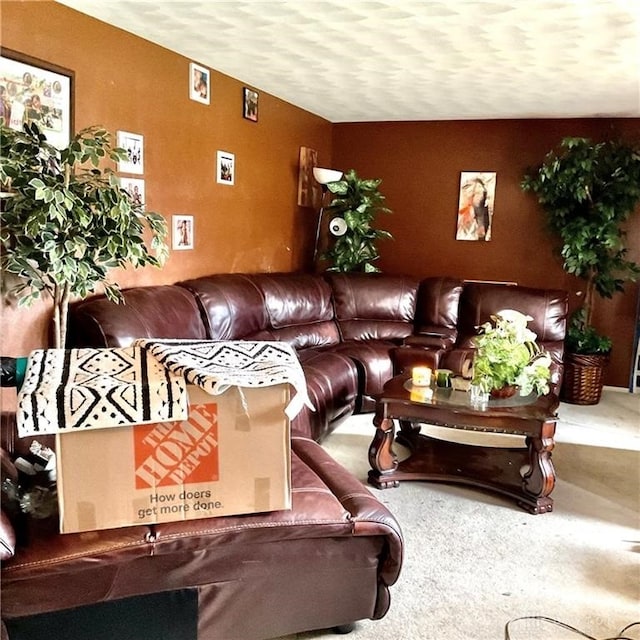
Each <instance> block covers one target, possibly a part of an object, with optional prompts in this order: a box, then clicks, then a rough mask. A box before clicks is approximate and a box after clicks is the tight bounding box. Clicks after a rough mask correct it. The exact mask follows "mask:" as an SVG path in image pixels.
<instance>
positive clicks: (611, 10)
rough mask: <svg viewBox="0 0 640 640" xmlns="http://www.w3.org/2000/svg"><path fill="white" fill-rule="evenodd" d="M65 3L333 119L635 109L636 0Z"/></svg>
mask: <svg viewBox="0 0 640 640" xmlns="http://www.w3.org/2000/svg"><path fill="white" fill-rule="evenodd" d="M61 2H62V4H65V5H68V6H70V7H72V8H74V9H77V10H79V11H81V12H83V13H86V14H89V15H91V16H93V17H95V18H98V19H100V20H103V21H105V22H108V23H110V24H113V25H115V26H117V27H120V28H122V29H124V30H126V31H129V32H131V33H134V34H136V35H139V36H141V37H143V38H145V39H147V40H150V41H151V42H155V43H157V44H160V45H162V46H164V47H166V48H168V49H171V50H173V51H176V52H178V53H180V54H182V55H184V56H186V57H187V58H190V59H191V60H193V61H195V62H198V63H200V64H203V65H205V66H208V67H210V68H212V69H215V70H217V71H220V72H222V73H225V74H227V75H230V76H233V77H234V78H237V79H238V80H240V81H242V82H244V83H246V84H248V85H251V86H253V87H254V88H256V89H258V90H262V91H266V92H268V93H270V94H272V95H275V96H277V97H279V98H281V99H283V100H286V101H287V102H290V103H292V104H295V105H297V106H299V107H301V108H303V109H306V110H308V111H311V112H312V113H316V114H318V115H320V116H323V117H324V118H326V119H328V120H330V121H332V122H358V121H360V122H364V121H384V120H451V119H484V118H549V117H587V116H615V117H628V116H640V0H493V1H490V0H420V1H418V0H413V1H405V0H396V1H394V0H379V1H376V2H360V1H352V0H341V1H340V2H337V1H329V0H327V1H318V2H315V1H311V0H292V1H289V0H274V1H261V0H247V1H244V2H242V1H234V2H221V1H217V0H209V1H203V2H195V1H188V0H170V1H162V0H61ZM213 94H214V100H215V86H214V87H213Z"/></svg>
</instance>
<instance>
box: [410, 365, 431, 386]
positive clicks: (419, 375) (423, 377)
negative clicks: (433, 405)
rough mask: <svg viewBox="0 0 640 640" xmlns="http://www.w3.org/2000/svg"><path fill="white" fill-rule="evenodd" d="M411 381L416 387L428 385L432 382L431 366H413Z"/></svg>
mask: <svg viewBox="0 0 640 640" xmlns="http://www.w3.org/2000/svg"><path fill="white" fill-rule="evenodd" d="M411 382H412V383H413V384H414V385H415V386H416V387H428V386H429V385H430V384H431V369H429V367H413V369H412V370H411Z"/></svg>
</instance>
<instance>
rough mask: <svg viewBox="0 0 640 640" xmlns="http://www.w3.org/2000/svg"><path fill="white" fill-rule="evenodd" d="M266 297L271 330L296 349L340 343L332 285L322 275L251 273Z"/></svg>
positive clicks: (277, 337)
mask: <svg viewBox="0 0 640 640" xmlns="http://www.w3.org/2000/svg"><path fill="white" fill-rule="evenodd" d="M251 278H252V282H254V283H255V285H256V286H257V287H258V288H259V289H260V291H261V292H262V295H263V297H264V304H265V308H266V313H267V316H268V318H269V326H270V330H271V333H272V334H273V336H274V338H275V339H276V340H282V341H284V342H287V343H289V344H290V345H291V346H292V347H294V348H295V349H306V348H310V347H327V346H330V345H334V344H338V342H339V341H340V335H339V333H338V327H337V325H336V323H335V320H334V315H333V305H332V302H331V289H330V288H329V285H328V284H327V283H326V282H325V281H324V280H323V279H322V277H320V276H315V275H312V274H296V273H265V274H256V275H253V276H251Z"/></svg>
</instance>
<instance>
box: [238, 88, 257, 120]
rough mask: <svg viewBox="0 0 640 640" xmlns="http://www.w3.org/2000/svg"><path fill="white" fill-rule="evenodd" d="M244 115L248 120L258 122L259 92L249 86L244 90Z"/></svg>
mask: <svg viewBox="0 0 640 640" xmlns="http://www.w3.org/2000/svg"><path fill="white" fill-rule="evenodd" d="M242 115H243V116H244V117H245V118H246V119H247V120H252V121H253V122H258V92H257V91H254V90H253V89H249V87H244V89H243V90H242Z"/></svg>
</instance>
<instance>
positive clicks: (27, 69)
mask: <svg viewBox="0 0 640 640" xmlns="http://www.w3.org/2000/svg"><path fill="white" fill-rule="evenodd" d="M73 79H74V74H73V71H71V70H69V69H64V68H62V67H58V66H57V65H54V64H51V63H49V62H45V61H43V60H38V59H37V58H32V57H30V56H26V55H24V54H22V53H18V52H17V51H11V50H9V49H4V48H3V49H2V55H0V118H3V119H4V121H5V124H6V125H7V126H8V127H10V128H11V129H16V130H21V129H22V126H23V124H25V123H31V122H33V123H35V124H36V125H37V126H38V128H39V129H40V131H41V133H43V134H44V135H45V136H46V137H47V142H49V143H51V144H52V145H53V146H54V147H57V148H58V149H65V148H66V147H68V146H69V142H70V140H71V136H72V135H73Z"/></svg>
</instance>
